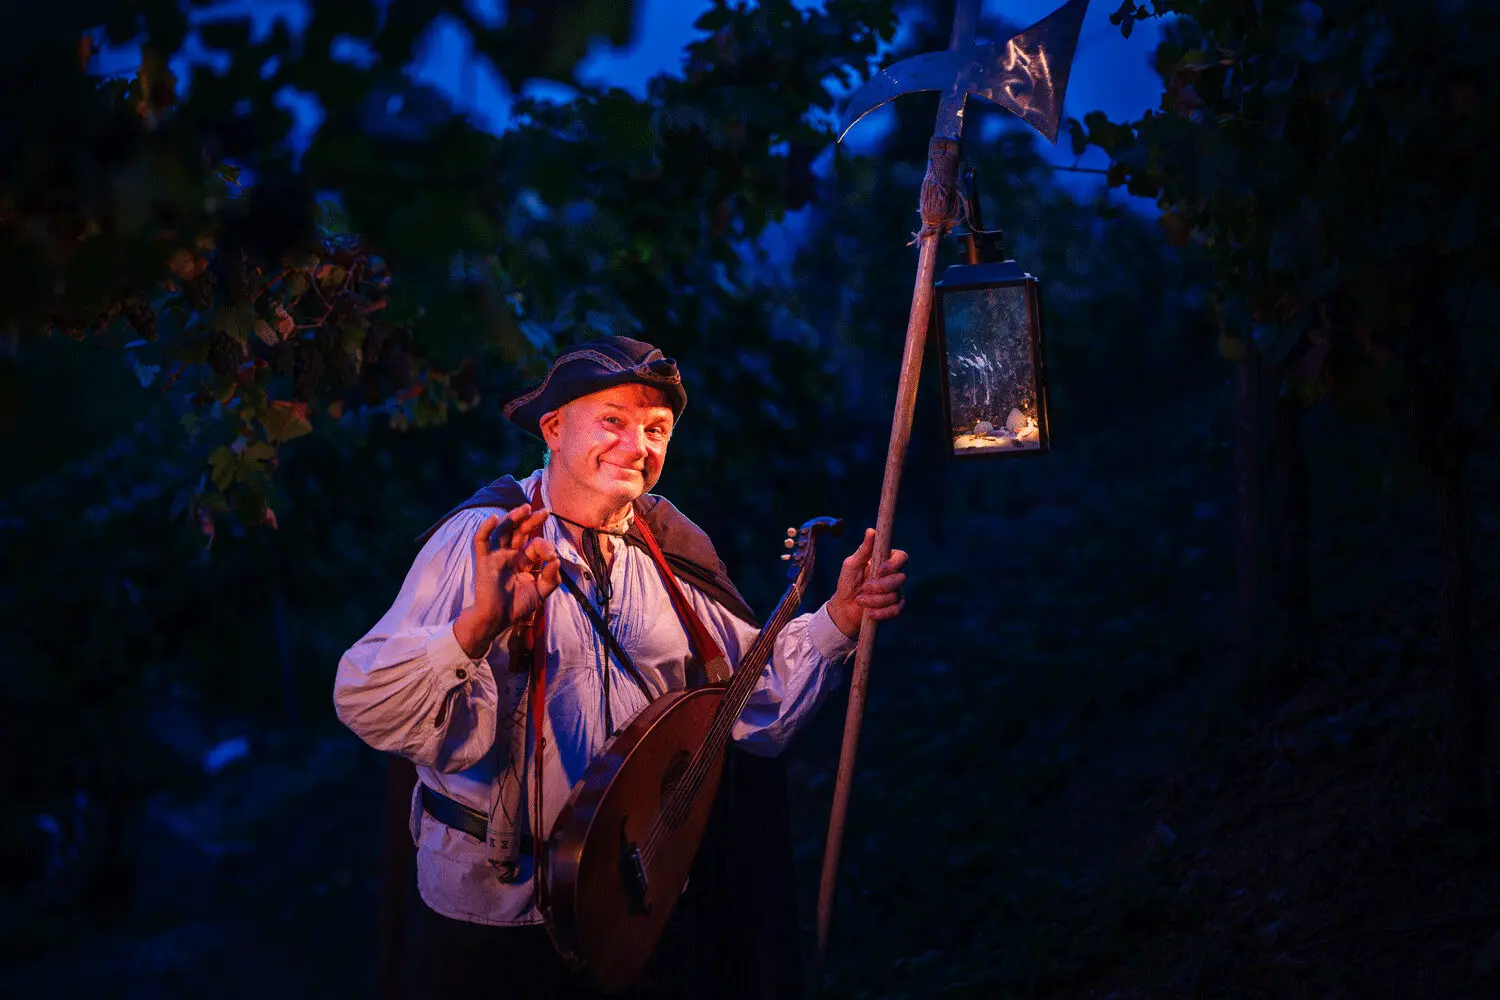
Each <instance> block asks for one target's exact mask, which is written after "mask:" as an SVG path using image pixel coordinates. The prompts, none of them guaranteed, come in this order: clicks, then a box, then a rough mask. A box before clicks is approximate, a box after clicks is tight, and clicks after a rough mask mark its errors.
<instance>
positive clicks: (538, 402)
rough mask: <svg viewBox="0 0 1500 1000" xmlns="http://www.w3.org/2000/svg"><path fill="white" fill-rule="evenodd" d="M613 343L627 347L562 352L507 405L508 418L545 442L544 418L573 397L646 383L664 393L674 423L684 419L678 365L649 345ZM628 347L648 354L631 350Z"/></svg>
mask: <svg viewBox="0 0 1500 1000" xmlns="http://www.w3.org/2000/svg"><path fill="white" fill-rule="evenodd" d="M613 340H616V341H621V342H623V344H622V345H616V344H614V343H600V342H592V343H589V344H581V345H579V346H578V347H576V348H573V349H570V350H567V351H564V352H563V353H562V354H561V355H559V356H558V358H557V360H556V361H555V362H553V364H552V367H551V368H549V369H548V370H547V374H546V375H545V376H544V377H543V378H542V380H541V381H540V382H538V383H537V384H535V385H534V386H531V387H529V388H527V389H526V390H524V391H522V392H521V393H519V394H517V395H516V396H514V397H512V398H511V399H510V400H508V401H507V402H505V403H504V404H503V411H504V413H505V416H506V418H507V419H509V420H510V421H511V423H513V424H515V425H516V426H517V427H519V428H521V429H522V430H523V431H526V432H527V433H528V434H530V435H532V436H533V437H536V438H539V439H541V438H542V428H541V421H542V417H543V416H544V415H545V414H548V413H550V412H552V411H553V410H556V409H559V408H561V407H562V406H564V405H566V404H567V403H571V402H572V401H573V400H575V399H580V398H582V397H584V396H588V395H592V394H593V393H596V392H602V391H604V390H605V389H613V388H615V387H616V386H622V385H644V386H649V387H650V388H652V389H656V390H658V391H660V392H661V394H662V395H663V396H664V397H665V398H666V401H667V405H668V406H669V407H670V408H671V410H672V417H673V419H674V420H675V419H677V418H678V417H681V416H682V411H683V409H684V408H685V407H686V406H687V391H686V390H685V389H684V388H683V385H682V376H681V374H680V373H679V372H678V370H677V363H676V362H675V361H673V360H672V359H671V358H667V357H663V356H662V353H661V351H659V350H657V349H656V348H654V347H651V346H650V345H649V344H642V343H641V342H639V341H632V340H628V339H627V338H624V337H618V338H613ZM624 345H629V346H631V347H636V346H637V345H638V347H639V348H644V349H645V350H644V351H642V350H629V349H627V348H625V347H624Z"/></svg>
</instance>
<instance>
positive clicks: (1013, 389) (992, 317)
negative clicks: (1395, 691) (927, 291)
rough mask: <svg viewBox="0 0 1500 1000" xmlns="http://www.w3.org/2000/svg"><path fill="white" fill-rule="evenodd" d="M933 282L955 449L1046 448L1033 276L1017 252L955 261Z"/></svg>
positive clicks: (966, 453) (1011, 451)
mask: <svg viewBox="0 0 1500 1000" xmlns="http://www.w3.org/2000/svg"><path fill="white" fill-rule="evenodd" d="M933 290H934V292H935V298H934V303H933V325H934V326H935V328H936V334H937V349H938V359H939V361H940V363H941V365H942V379H943V415H944V417H945V418H946V419H947V432H948V442H949V445H950V446H951V448H952V454H953V457H955V458H980V457H984V458H989V457H992V456H1007V455H1039V454H1042V453H1043V452H1045V451H1047V450H1048V449H1049V448H1050V447H1051V438H1050V437H1049V435H1048V431H1047V369H1046V365H1045V363H1044V359H1043V352H1042V309H1041V300H1040V298H1039V296H1038V293H1037V281H1036V279H1035V278H1033V277H1032V276H1031V275H1029V274H1027V273H1026V272H1024V271H1022V270H1021V268H1020V266H1019V265H1018V264H1017V263H1016V262H1015V261H1013V260H1006V261H995V262H991V263H986V264H976V263H970V264H954V265H953V266H951V267H949V268H948V269H947V270H946V271H945V272H944V273H943V277H942V280H941V281H938V282H936V283H934V285H933Z"/></svg>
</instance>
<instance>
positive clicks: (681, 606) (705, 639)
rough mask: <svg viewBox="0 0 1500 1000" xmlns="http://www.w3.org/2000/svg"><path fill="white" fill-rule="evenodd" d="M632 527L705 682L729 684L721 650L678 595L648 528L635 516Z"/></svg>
mask: <svg viewBox="0 0 1500 1000" xmlns="http://www.w3.org/2000/svg"><path fill="white" fill-rule="evenodd" d="M635 523H636V524H637V525H639V526H640V529H641V537H642V538H644V539H645V540H646V548H648V549H650V550H651V558H652V560H653V561H654V562H655V563H656V568H657V569H658V570H660V571H661V578H662V581H663V582H664V583H666V585H667V594H668V595H669V596H670V597H671V598H672V607H673V608H675V609H676V611H677V617H678V618H680V619H682V625H683V628H684V629H686V630H687V634H688V641H689V642H690V643H692V646H693V652H695V653H697V654H698V659H699V660H700V661H702V663H703V670H704V672H705V673H706V674H708V680H709V682H710V683H712V684H724V683H727V682H728V681H729V661H728V660H727V659H725V657H724V650H723V649H721V648H719V644H718V643H717V642H715V641H714V637H713V634H712V633H710V632H709V631H708V629H707V627H705V626H704V624H703V619H701V618H699V617H698V613H697V612H696V611H694V610H693V606H692V605H691V604H689V603H688V599H687V595H686V594H684V593H683V592H682V585H681V584H679V583H678V582H677V577H676V575H675V574H673V572H672V567H670V566H668V565H667V557H666V556H664V555H662V552H661V546H660V545H658V544H656V536H655V535H654V534H652V533H651V526H650V525H649V524H647V523H646V519H645V518H644V517H641V516H640V515H636V519H635Z"/></svg>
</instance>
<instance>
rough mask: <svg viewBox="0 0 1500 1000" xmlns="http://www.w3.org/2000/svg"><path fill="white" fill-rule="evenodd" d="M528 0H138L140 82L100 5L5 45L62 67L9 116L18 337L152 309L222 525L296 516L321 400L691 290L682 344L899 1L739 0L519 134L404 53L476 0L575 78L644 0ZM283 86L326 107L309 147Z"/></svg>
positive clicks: (549, 340) (442, 391)
mask: <svg viewBox="0 0 1500 1000" xmlns="http://www.w3.org/2000/svg"><path fill="white" fill-rule="evenodd" d="M511 6H512V9H511V11H510V16H509V17H508V19H507V20H506V21H505V23H504V24H502V25H500V26H490V25H487V24H484V23H481V22H480V21H479V20H478V19H477V18H476V16H475V15H474V14H472V13H470V12H469V11H468V8H467V7H466V6H465V5H463V4H461V3H452V4H443V5H425V6H419V7H418V8H408V7H407V6H403V7H401V8H400V9H399V10H398V9H391V10H389V11H387V12H386V13H385V14H384V15H380V16H376V14H375V10H374V9H373V8H371V7H369V6H368V5H366V4H362V3H345V4H338V3H334V4H318V5H315V8H314V10H313V13H312V17H311V20H310V21H309V22H308V23H306V24H305V25H302V26H301V28H300V31H297V32H294V31H293V30H292V29H291V28H290V27H289V26H288V24H287V23H285V22H284V21H282V20H279V19H278V20H273V21H272V23H271V24H270V26H269V27H268V28H266V27H265V26H261V25H256V24H255V23H254V22H253V21H252V18H251V16H250V14H248V13H240V14H236V15H232V16H230V15H226V16H219V15H217V14H215V13H213V12H210V13H211V14H213V16H212V17H207V18H204V17H197V16H194V17H192V18H189V16H188V15H187V14H185V13H183V12H182V11H180V10H179V9H178V8H177V6H176V5H175V4H143V5H139V6H138V8H137V11H138V16H136V17H131V16H128V15H127V16H124V17H123V18H116V19H115V20H112V21H110V22H109V26H108V28H107V36H108V39H109V41H111V42H113V43H116V44H120V43H125V42H134V43H136V44H139V46H140V51H141V64H140V69H139V71H138V72H137V74H136V75H135V76H134V78H132V79H130V80H128V81H121V80H107V79H99V78H97V77H96V76H94V75H90V73H89V67H90V65H91V60H92V59H93V58H94V46H95V44H96V42H97V41H98V39H99V32H98V31H92V30H89V25H90V24H91V23H93V22H92V21H91V18H93V17H100V18H101V19H102V14H101V13H100V12H99V11H95V10H92V9H88V8H85V9H81V10H77V11H75V12H74V13H73V17H74V21H73V22H71V23H66V24H65V23H61V22H59V23H56V24H53V25H51V26H50V27H49V29H48V31H47V33H46V34H45V35H42V36H39V37H37V38H32V39H27V40H26V41H29V42H31V43H32V44H31V45H30V46H29V47H21V48H20V49H19V57H18V58H15V59H13V60H12V61H11V62H10V63H9V64H7V65H6V66H5V72H6V79H8V80H10V81H11V83H12V84H13V86H16V87H19V86H20V83H19V81H20V80H22V79H26V80H28V81H29V83H28V85H32V86H34V85H36V82H37V81H38V80H40V81H42V82H43V83H44V84H46V85H48V86H49V87H50V89H51V91H52V92H53V93H54V94H55V95H56V98H55V101H54V102H52V103H49V104H45V105H43V104H37V105H26V106H24V107H21V108H19V109H18V111H17V120H16V121H14V122H13V123H9V125H10V127H8V128H7V132H8V134H9V135H10V136H11V137H12V139H14V140H15V141H14V142H13V144H12V145H10V146H9V147H8V149H9V150H11V151H12V152H11V154H10V157H11V158H10V159H9V160H8V161H7V162H4V163H0V175H3V176H4V178H5V180H4V182H3V188H0V275H3V277H0V293H3V294H0V301H3V302H4V306H3V307H0V330H5V331H8V332H9V335H10V338H11V341H12V343H13V344H15V345H16V349H18V350H22V351H24V350H26V349H28V347H29V346H30V345H31V344H33V343H34V342H35V341H36V339H37V338H38V337H41V336H45V335H47V334H48V333H49V332H51V331H60V332H62V333H66V334H69V335H71V336H73V337H75V338H78V337H83V336H85V335H89V334H93V335H106V336H109V337H111V338H112V339H111V342H115V343H118V342H120V341H122V340H126V338H127V337H128V338H129V339H128V342H126V343H125V346H126V348H127V349H128V350H129V351H130V352H132V353H131V355H130V363H131V365H132V366H133V370H134V371H135V372H136V374H137V376H138V377H139V379H140V381H141V384H142V386H143V387H144V386H151V385H153V384H158V383H159V384H160V385H161V387H162V388H163V389H164V390H169V391H172V392H175V399H176V401H177V403H178V404H179V405H181V406H184V407H191V412H186V413H184V416H183V425H184V427H185V429H186V432H187V434H188V436H189V438H190V440H192V441H194V442H197V443H198V444H199V448H200V450H201V451H203V452H204V453H205V458H206V461H207V464H208V471H207V474H206V475H205V476H204V477H202V479H201V480H200V482H199V484H198V485H197V486H196V487H191V486H190V487H189V488H188V489H186V490H185V491H184V492H183V494H182V495H181V496H180V497H179V502H178V504H177V507H178V508H179V509H181V510H182V511H184V512H186V513H187V515H188V516H189V517H190V518H192V519H193V520H195V521H197V522H198V523H200V524H201V525H202V526H203V528H204V530H205V531H207V532H209V533H210V534H211V533H212V531H213V525H214V517H215V515H217V514H219V513H221V512H223V511H225V510H226V509H229V508H230V507H231V506H233V507H234V508H235V509H237V510H238V511H239V512H240V514H241V516H242V517H243V518H244V519H245V520H247V521H248V522H249V523H257V522H260V521H262V520H267V519H269V520H270V522H271V523H274V520H275V515H274V512H273V510H272V509H271V508H269V507H268V506H267V502H268V498H269V496H270V485H271V480H272V473H273V472H274V470H275V469H276V467H277V464H278V459H279V456H280V446H281V445H282V443H283V442H285V441H288V440H291V439H293V438H295V437H298V436H300V435H301V434H304V433H307V432H308V431H309V430H310V429H311V428H312V427H314V426H315V425H316V424H318V423H319V422H320V420H322V417H323V414H325V413H326V414H327V415H328V416H330V417H331V418H333V420H339V419H341V418H343V419H345V420H346V421H350V420H352V421H361V420H367V419H370V418H371V417H384V418H387V419H389V420H391V421H392V422H394V423H396V424H397V425H403V426H404V425H407V424H415V425H418V426H420V425H424V424H429V423H434V422H439V421H441V420H443V419H445V417H446V414H447V412H448V408H449V406H450V405H452V404H456V405H457V406H458V408H459V409H464V408H466V407H468V406H471V405H473V404H474V403H476V402H478V400H479V399H480V398H481V387H484V388H486V389H489V390H490V391H494V390H495V389H496V388H497V387H503V386H505V385H506V384H513V383H514V382H515V381H516V379H517V378H518V376H519V374H521V370H518V369H517V368H515V363H517V362H523V361H528V360H531V361H532V362H533V363H534V362H535V360H536V359H538V358H540V357H544V356H545V355H546V354H548V353H550V352H551V351H552V350H554V349H555V347H556V345H557V343H558V342H559V341H562V340H568V339H574V338H579V337H583V336H587V335H590V334H598V333H609V332H627V331H629V330H633V329H639V328H640V326H641V323H642V321H643V314H647V315H649V314H651V313H660V312H662V311H665V312H667V313H668V315H667V316H665V317H663V316H659V315H652V316H650V318H651V319H655V320H658V322H660V321H661V320H663V319H665V320H666V322H664V323H661V325H662V326H665V327H668V328H669V329H668V330H666V331H664V332H663V333H662V334H660V335H659V336H660V337H661V339H663V340H664V341H666V342H668V343H669V344H674V343H675V344H680V345H681V346H683V347H686V346H687V343H686V342H685V341H689V340H690V339H691V338H692V337H695V336H697V333H696V332H687V333H685V334H683V335H681V336H680V337H677V338H674V335H673V334H672V332H671V331H670V328H671V327H673V326H675V325H679V324H680V323H683V322H687V323H693V322H700V321H701V320H702V318H703V317H702V315H701V312H700V311H699V309H698V307H697V305H696V303H678V302H675V301H674V297H676V298H681V296H680V295H678V294H677V293H676V291H675V290H676V289H678V288H683V289H686V290H687V294H688V295H689V296H694V295H696V296H699V297H705V295H706V296H708V297H711V296H713V295H714V294H718V295H720V296H721V297H723V298H725V300H726V302H732V301H733V300H734V299H735V298H736V296H737V295H739V294H741V293H739V292H737V291H736V290H735V288H734V284H733V281H729V282H725V281H722V280H720V279H719V278H718V277H716V276H715V272H714V270H713V269H715V268H730V269H731V270H732V269H734V268H735V267H737V263H738V258H739V254H740V251H739V250H738V249H736V247H737V246H738V244H739V243H740V241H744V240H753V239H754V237H755V236H756V234H757V233H758V232H759V231H760V230H761V229H762V228H764V226H765V225H766V224H767V222H768V221H770V220H772V219H775V218H777V217H779V216H780V215H781V213H783V212H784V211H785V210H786V209H787V208H789V207H791V208H795V207H797V206H799V205H801V204H802V203H804V202H805V201H806V200H807V198H808V197H810V195H811V184H810V177H811V174H810V165H811V161H812V157H813V155H814V154H815V153H816V151H817V150H818V148H819V147H820V146H821V145H822V144H825V143H826V142H827V141H828V134H827V128H826V126H822V125H819V124H816V122H817V118H816V117H815V114H814V113H815V112H817V111H826V110H827V109H828V108H829V107H831V104H832V97H831V95H830V92H829V89H828V86H829V82H830V80H833V79H836V78H837V77H839V76H845V75H847V74H848V73H849V72H850V70H849V67H851V66H853V67H857V66H859V65H860V64H861V63H862V62H863V61H864V60H866V59H868V57H869V56H870V55H872V54H873V52H874V46H875V45H876V43H877V41H878V40H879V38H880V37H882V35H885V36H888V35H889V33H890V31H891V29H892V20H891V18H892V15H891V13H890V7H889V4H874V5H859V4H854V3H852V2H834V3H829V4H827V5H826V6H825V9H824V10H822V11H817V12H800V11H798V10H796V9H795V8H794V7H793V6H792V5H791V4H790V3H771V4H764V5H761V6H760V7H759V8H757V9H754V10H751V9H746V8H744V7H731V6H730V5H729V4H728V3H723V2H721V3H719V4H717V5H716V6H715V7H714V8H713V9H712V10H711V11H710V12H708V13H707V14H705V15H704V17H703V19H702V21H701V22H700V27H701V28H703V29H705V30H706V31H708V32H709V33H710V34H709V36H708V38H706V39H705V40H703V41H700V42H696V43H694V45H692V46H691V47H690V48H689V50H688V53H687V60H688V61H687V65H686V75H687V79H686V80H680V81H679V80H670V79H666V80H662V81H658V82H657V83H656V84H655V85H654V88H653V93H652V94H651V96H650V97H649V98H648V99H647V100H646V101H638V100H636V99H634V98H632V97H631V96H629V95H628V94H625V93H623V92H620V91H595V90H588V89H585V90H583V91H582V92H581V94H580V96H579V98H578V99H577V100H575V101H573V102H571V103H567V104H562V105H555V106H551V105H544V104H538V103H536V102H528V101H521V102H519V104H518V107H517V110H516V117H517V121H518V123H519V126H520V127H519V128H518V129H516V130H515V131H513V132H511V133H509V134H507V135H504V136H500V137H496V136H492V135H490V134H488V133H485V132H483V131H481V130H480V129H478V128H477V127H476V126H475V125H474V124H472V123H471V122H469V121H466V120H465V119H463V118H462V117H461V116H460V115H458V114H457V113H456V112H455V111H454V110H453V109H452V108H451V107H450V106H449V103H448V102H447V101H446V100H445V99H443V98H441V97H439V96H438V95H436V94H435V93H434V92H432V91H430V90H428V89H427V88H425V87H424V86H423V85H421V84H419V83H416V82H413V81H412V80H411V79H410V78H409V77H408V76H406V75H404V74H403V72H402V70H403V68H404V67H405V65H406V63H407V61H408V60H409V59H410V58H411V57H412V55H413V52H414V51H415V50H416V49H417V48H419V47H420V43H421V40H422V39H423V37H424V35H426V34H427V33H428V32H429V31H430V30H431V29H433V28H434V27H435V26H438V25H440V24H442V23H443V22H444V21H445V19H447V20H448V21H449V22H450V23H451V21H452V20H455V19H456V20H457V22H459V23H460V24H462V26H463V27H464V28H466V29H467V30H468V32H469V35H470V37H471V38H472V40H473V44H474V48H475V52H476V53H477V55H478V56H480V57H484V58H487V59H488V60H489V65H491V66H493V67H495V68H497V70H498V71H499V72H501V73H503V74H504V75H505V77H506V79H507V80H508V81H509V82H510V83H511V84H512V85H518V84H519V83H521V82H522V81H524V80H526V79H529V78H531V77H534V76H538V75H550V76H553V77H557V78H563V79H568V78H570V77H571V73H572V66H573V64H574V63H575V62H576V60H577V57H578V56H579V55H580V54H581V53H582V52H583V51H584V50H585V48H586V47H587V45H588V43H589V41H590V39H591V38H592V37H593V36H594V35H595V34H597V33H605V34H609V35H611V36H612V37H615V39H616V40H617V41H618V40H620V38H621V33H622V31H623V26H624V25H625V24H626V23H628V9H627V8H628V5H620V4H602V3H597V2H576V3H572V4H560V5H549V4H519V5H511ZM190 30H194V31H196V33H197V36H198V37H199V39H200V41H201V43H202V45H204V46H206V47H207V48H208V49H209V50H210V51H211V53H212V54H213V56H214V58H215V60H216V62H215V64H214V66H213V67H212V68H209V67H205V66H199V67H196V68H195V70H194V77H195V79H194V80H193V81H192V85H191V86H188V85H187V82H188V81H182V82H181V85H179V81H177V80H176V79H175V77H174V76H173V74H172V73H171V72H170V71H169V70H168V69H167V64H168V62H170V58H171V55H172V54H173V53H175V52H178V51H181V50H182V49H183V46H184V44H185V39H186V38H187V34H188V32H189V31H190ZM538 38H541V39H542V40H543V41H542V44H538V43H537V39H538ZM80 39H81V40H82V41H81V42H80V41H79V40H80ZM351 52H352V53H353V55H351V54H350V53H351ZM767 80H772V81H776V82H775V83H773V84H772V85H770V86H767V85H766V84H765V82H764V81H767ZM288 88H289V89H290V90H291V91H292V92H297V93H301V94H303V95H305V96H310V97H311V98H312V99H314V100H315V101H316V103H317V106H318V108H319V110H320V111H321V114H322V122H321V125H320V126H319V128H318V129H317V132H316V133H315V135H314V137H313V139H312V141H311V144H310V145H309V146H308V148H307V149H306V150H305V152H303V153H302V155H301V156H300V158H299V157H298V156H297V155H296V151H295V150H293V149H292V148H290V146H289V142H288V138H289V130H290V129H291V128H292V124H293V123H292V119H291V116H290V115H289V114H288V112H287V110H286V104H285V95H286V93H287V92H288ZM390 109H395V110H394V111H392V110H390ZM59 121H66V122H72V123H75V124H74V125H73V127H70V128H66V129H63V128H58V127H57V124H56V123H57V122H59ZM57 165H60V166H61V169H58V168H57ZM242 176H248V177H253V181H251V182H250V183H247V184H246V185H244V188H243V189H242V188H241V185H240V178H241V177H242ZM397 192H400V195H399V196H397V195H396V193H397ZM695 269H696V271H697V273H696V274H695V275H694V276H692V277H691V278H688V280H683V279H684V278H687V272H689V271H693V270H695ZM668 288H670V289H671V291H667V292H664V291H663V290H664V289H668ZM731 308H732V307H731ZM125 326H128V327H129V329H130V330H131V331H132V334H129V335H125V336H120V337H117V336H115V334H114V330H115V328H119V327H125ZM106 331H108V332H106ZM497 361H498V362H499V363H500V367H499V368H495V367H494V364H495V362H497ZM485 363H488V364H489V365H490V366H491V367H490V368H489V369H488V370H486V371H481V370H480V366H481V365H483V364H485ZM533 370H534V369H533Z"/></svg>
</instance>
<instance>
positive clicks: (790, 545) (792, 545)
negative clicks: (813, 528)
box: [781, 538, 797, 549]
mask: <svg viewBox="0 0 1500 1000" xmlns="http://www.w3.org/2000/svg"><path fill="white" fill-rule="evenodd" d="M781 544H782V545H785V546H786V547H787V548H789V549H790V548H795V547H796V545H797V543H796V542H794V541H793V540H792V539H790V538H788V539H787V540H786V541H784V542H782V543H781Z"/></svg>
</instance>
